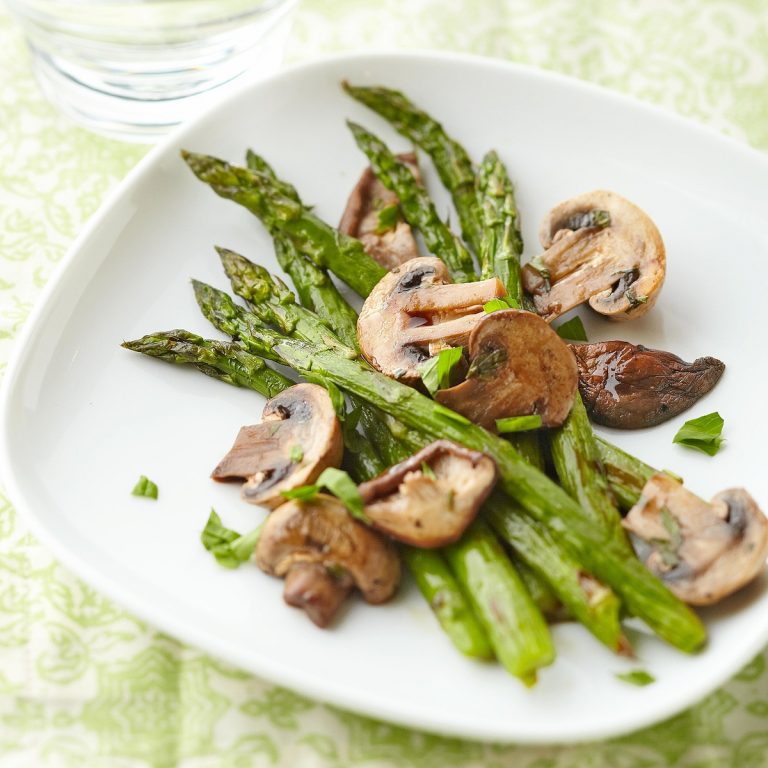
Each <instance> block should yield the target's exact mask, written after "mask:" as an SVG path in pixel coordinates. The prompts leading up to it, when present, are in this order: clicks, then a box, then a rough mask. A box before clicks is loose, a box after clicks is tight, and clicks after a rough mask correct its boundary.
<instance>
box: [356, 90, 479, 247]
mask: <svg viewBox="0 0 768 768" xmlns="http://www.w3.org/2000/svg"><path fill="white" fill-rule="evenodd" d="M343 86H344V90H346V92H347V93H348V94H349V95H350V96H352V97H353V98H354V99H357V100H358V101H359V102H361V103H363V104H365V105H366V106H367V107H370V108H371V109H372V110H374V111H375V112H378V113H379V114H380V115H381V116H382V117H383V118H385V119H386V120H388V121H389V122H390V123H391V124H392V125H393V126H394V127H395V129H396V130H397V131H399V132H400V133H401V134H403V136H405V137H406V138H408V139H410V140H411V141H412V142H413V143H414V144H418V146H420V147H421V148H422V149H423V150H424V151H425V152H427V153H428V154H429V156H430V157H431V158H432V162H433V163H434V164H435V168H437V172H438V174H439V176H440V180H441V181H442V182H443V185H444V186H445V187H446V189H448V190H449V192H450V193H451V197H452V198H453V204H454V206H455V207H456V212H457V213H458V214H459V221H460V222H461V231H462V233H463V235H464V239H465V240H466V241H467V243H469V245H470V246H471V247H472V248H473V249H474V251H475V252H476V253H479V252H480V247H481V246H480V244H481V242H482V239H483V229H482V224H481V221H482V216H481V213H480V207H479V205H478V202H477V197H476V195H475V173H474V170H473V168H472V161H471V160H470V158H469V155H468V154H467V152H466V150H465V149H464V148H463V147H462V146H461V145H460V144H459V143H458V142H456V141H454V140H453V139H451V138H450V137H449V136H448V135H447V134H446V133H445V130H444V129H443V126H442V125H440V123H438V122H437V121H436V120H434V119H433V118H431V117H430V116H429V115H428V114H427V113H426V112H424V111H422V110H421V109H419V108H418V107H417V106H416V105H414V104H413V103H412V102H411V101H409V100H408V99H407V98H406V97H405V96H404V95H403V94H402V93H399V92H398V91H393V90H391V89H389V88H365V87H359V86H353V85H350V84H349V83H346V82H345V83H344V84H343Z"/></svg>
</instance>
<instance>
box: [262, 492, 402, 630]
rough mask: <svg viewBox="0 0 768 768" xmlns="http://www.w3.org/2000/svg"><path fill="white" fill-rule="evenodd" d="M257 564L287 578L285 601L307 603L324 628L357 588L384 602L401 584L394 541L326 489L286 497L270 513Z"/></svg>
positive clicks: (264, 569)
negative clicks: (355, 515)
mask: <svg viewBox="0 0 768 768" xmlns="http://www.w3.org/2000/svg"><path fill="white" fill-rule="evenodd" d="M256 564H257V565H258V566H259V568H261V570H262V571H264V572H265V573H269V574H271V575H273V576H278V577H285V588H284V592H283V597H284V599H285V601H286V602H287V603H289V604H290V605H295V606H299V607H301V608H303V609H304V610H305V611H306V612H307V614H308V615H309V617H310V618H311V619H312V621H314V622H315V624H317V625H318V626H321V627H324V626H326V625H327V624H328V623H330V621H331V619H332V618H333V616H334V614H335V613H336V611H337V610H338V608H339V606H340V605H341V603H342V602H343V601H344V599H345V598H346V596H347V595H348V594H349V592H350V591H351V590H352V589H353V588H354V587H357V589H359V590H360V592H361V593H362V595H363V597H364V598H365V599H366V600H367V601H368V602H369V603H383V602H385V601H387V600H389V599H390V598H391V597H392V595H393V594H394V593H395V590H396V589H397V586H398V584H399V583H400V560H399V558H398V555H397V552H396V550H395V549H394V547H393V545H392V543H391V542H388V541H386V540H385V539H384V538H382V537H381V536H380V535H379V534H378V533H376V532H375V531H373V530H371V529H370V528H368V527H366V526H365V525H363V524H362V523H359V522H358V521H357V520H355V519H354V518H352V517H351V516H350V515H349V513H348V512H347V509H346V507H345V506H344V505H343V504H342V503H341V502H340V501H339V500H338V499H337V498H335V497H334V496H326V495H325V494H318V495H317V496H315V497H314V498H313V499H311V500H309V501H288V502H286V503H285V504H283V505H281V506H280V507H278V508H277V509H276V510H275V511H274V512H272V514H271V515H270V516H269V517H268V518H267V520H266V522H265V523H264V529H263V531H262V533H261V536H260V538H259V543H258V544H257V546H256Z"/></svg>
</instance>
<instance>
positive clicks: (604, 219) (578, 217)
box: [563, 208, 611, 229]
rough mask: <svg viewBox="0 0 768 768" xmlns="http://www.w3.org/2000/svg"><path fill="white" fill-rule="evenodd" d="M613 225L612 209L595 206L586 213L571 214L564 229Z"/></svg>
mask: <svg viewBox="0 0 768 768" xmlns="http://www.w3.org/2000/svg"><path fill="white" fill-rule="evenodd" d="M610 225H611V214H610V211H603V210H600V209H599V208H594V209H593V210H591V211H587V212H586V213H577V214H575V215H574V216H571V218H570V219H568V220H567V221H566V222H565V224H564V225H563V229H585V228H587V227H600V228H601V229H602V228H603V227H609V226H610Z"/></svg>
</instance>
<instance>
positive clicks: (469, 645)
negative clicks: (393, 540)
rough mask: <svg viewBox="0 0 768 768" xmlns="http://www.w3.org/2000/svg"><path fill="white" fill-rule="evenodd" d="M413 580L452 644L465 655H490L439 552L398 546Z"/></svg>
mask: <svg viewBox="0 0 768 768" xmlns="http://www.w3.org/2000/svg"><path fill="white" fill-rule="evenodd" d="M400 554H401V555H402V556H403V561H404V562H405V564H406V566H407V567H408V570H409V571H410V573H411V576H413V580H414V581H415V582H416V585H417V586H418V588H419V591H420V592H421V594H422V595H423V596H424V599H425V600H426V601H427V602H428V603H429V605H430V607H431V608H432V611H433V612H434V614H435V616H436V617H437V620H438V621H439V622H440V625H441V626H442V628H443V630H444V631H445V633H446V634H447V635H448V637H449V638H450V639H451V641H452V642H453V644H454V646H455V647H456V648H457V649H458V650H459V651H460V652H461V653H463V654H464V655H465V656H472V657H474V658H477V659H490V658H492V657H493V649H492V648H491V645H490V643H489V641H488V637H487V635H486V634H485V630H483V628H482V626H481V625H480V624H479V623H478V621H477V618H476V617H475V614H474V613H473V611H472V606H471V605H470V604H469V601H468V600H467V598H466V597H465V595H464V592H463V591H462V589H461V587H460V585H459V582H458V581H457V580H456V577H455V576H454V575H453V573H452V572H451V570H450V569H449V568H448V563H447V562H446V561H445V558H444V557H443V556H442V555H441V554H440V552H438V551H436V550H434V549H417V548H416V547H402V548H401V550H400Z"/></svg>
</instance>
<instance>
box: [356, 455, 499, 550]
mask: <svg viewBox="0 0 768 768" xmlns="http://www.w3.org/2000/svg"><path fill="white" fill-rule="evenodd" d="M495 482H496V464H495V463H494V462H493V459H491V458H489V457H488V456H486V455H485V454H484V453H480V452H478V451H470V450H467V449H466V448H463V447H461V446H460V445H456V444H455V443H451V442H449V441H448V440H438V441H436V442H434V443H432V444H430V445H428V446H427V447H426V448H423V449H422V450H421V451H419V452H418V453H415V454H414V455H413V456H411V457H410V458H408V459H406V460H405V461H402V462H400V463H399V464H395V466H393V467H391V468H390V469H388V470H387V471H386V472H384V473H383V474H382V475H379V477H377V478H374V479H373V480H369V481H368V482H367V483H363V484H362V485H361V486H360V489H359V490H360V495H361V497H362V499H363V502H364V503H365V514H366V515H367V516H368V518H369V519H370V520H371V524H372V525H373V527H374V528H377V529H378V530H380V531H382V532H383V533H386V534H388V535H389V536H392V537H393V538H395V539H398V540H399V541H403V542H405V543H406V544H411V545H413V546H414V547H422V548H425V549H426V548H434V547H443V546H446V545H447V544H450V543H452V542H454V541H457V540H458V539H459V538H461V534H462V533H464V530H465V529H466V528H467V526H468V525H469V524H470V523H471V522H472V521H473V520H474V519H475V516H476V515H477V512H478V510H479V509H480V506H481V505H482V503H483V502H484V501H485V499H486V497H487V496H488V494H489V493H490V492H491V489H492V488H493V485H494V483H495Z"/></svg>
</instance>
